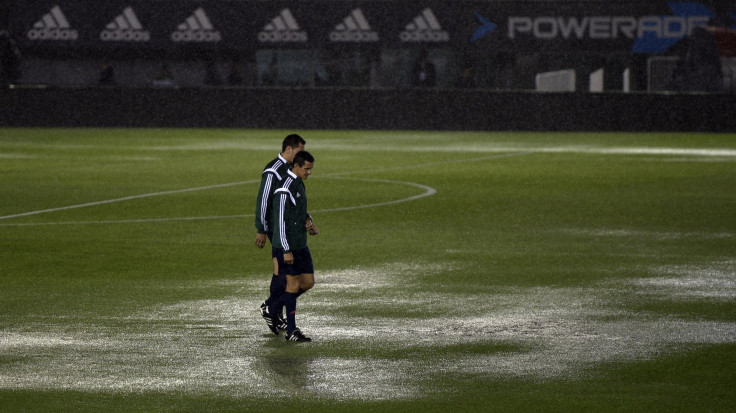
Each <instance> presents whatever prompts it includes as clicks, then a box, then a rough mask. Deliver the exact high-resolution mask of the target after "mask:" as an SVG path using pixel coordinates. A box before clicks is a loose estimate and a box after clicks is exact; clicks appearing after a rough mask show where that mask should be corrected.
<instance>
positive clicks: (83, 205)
mask: <svg viewBox="0 0 736 413" xmlns="http://www.w3.org/2000/svg"><path fill="white" fill-rule="evenodd" d="M254 182H260V181H256V180H253V181H241V182H230V183H227V184H217V185H207V186H197V187H193V188H184V189H174V190H171V191H161V192H151V193H148V194H140V195H131V196H124V197H122V198H113V199H106V200H103V201H95V202H87V203H84V204H77V205H68V206H63V207H58V208H49V209H42V210H38V211H30V212H23V213H20V214H14V215H5V216H2V217H0V219H11V218H20V217H27V216H31V215H38V214H45V213H48V212H58V211H67V210H70V209H78V208H85V207H90V206H98V205H105V204H113V203H116V202H123V201H131V200H134V199H142V198H150V197H154V196H162V195H172V194H181V193H184V192H194V191H204V190H207V189H217V188H227V187H230V186H236V185H244V184H248V183H254Z"/></svg>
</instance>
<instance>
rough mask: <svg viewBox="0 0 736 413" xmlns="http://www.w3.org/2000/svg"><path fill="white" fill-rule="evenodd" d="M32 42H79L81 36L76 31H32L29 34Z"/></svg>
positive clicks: (46, 29)
mask: <svg viewBox="0 0 736 413" xmlns="http://www.w3.org/2000/svg"><path fill="white" fill-rule="evenodd" d="M27 36H28V38H29V39H30V40H77V37H79V34H78V33H77V31H76V30H74V29H49V28H44V29H31V30H29V31H28V34H27Z"/></svg>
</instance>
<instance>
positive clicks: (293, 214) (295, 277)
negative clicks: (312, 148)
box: [268, 151, 319, 341]
mask: <svg viewBox="0 0 736 413" xmlns="http://www.w3.org/2000/svg"><path fill="white" fill-rule="evenodd" d="M313 167H314V157H313V156H312V154H310V153H309V152H307V151H300V152H299V153H297V154H296V156H295V157H294V163H293V164H292V166H291V169H290V170H289V171H288V172H287V176H286V179H285V180H284V184H283V185H282V186H281V188H279V189H277V190H276V192H275V193H274V199H273V222H274V228H273V230H274V231H273V246H274V248H275V249H276V257H277V259H278V269H279V274H280V275H283V276H286V292H284V294H283V295H282V296H281V297H280V298H279V299H278V300H276V302H274V303H273V304H271V305H270V306H269V307H268V313H269V314H270V315H271V316H272V319H273V323H276V320H278V314H280V313H281V309H282V308H283V307H286V322H287V329H286V337H285V338H286V340H287V341H312V339H311V338H309V337H306V336H305V335H304V334H302V332H301V331H300V330H299V329H298V328H297V327H296V301H297V298H298V297H299V296H300V295H302V294H303V293H305V292H306V291H307V290H309V289H310V288H312V287H313V286H314V266H313V265H312V255H311V254H310V252H309V248H308V247H307V234H309V235H317V233H318V232H319V231H318V230H317V227H316V226H315V225H314V222H313V221H312V217H311V216H310V215H309V213H308V212H307V192H306V189H305V188H304V181H305V180H307V178H309V175H311V174H312V168H313Z"/></svg>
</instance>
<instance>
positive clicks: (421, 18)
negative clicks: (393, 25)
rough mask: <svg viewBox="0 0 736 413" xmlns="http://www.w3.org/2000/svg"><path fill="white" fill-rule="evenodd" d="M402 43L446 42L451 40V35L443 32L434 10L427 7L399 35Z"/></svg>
mask: <svg viewBox="0 0 736 413" xmlns="http://www.w3.org/2000/svg"><path fill="white" fill-rule="evenodd" d="M399 39H401V41H402V42H435V43H438V42H446V41H449V40H450V35H449V34H448V33H447V32H446V31H444V30H442V26H440V22H438V21H437V18H436V17H435V16H434V13H432V9H430V8H429V7H427V8H426V9H424V10H422V12H421V13H419V15H418V16H417V17H415V18H414V20H412V22H411V23H409V24H407V25H406V28H405V29H404V31H402V32H401V33H400V34H399Z"/></svg>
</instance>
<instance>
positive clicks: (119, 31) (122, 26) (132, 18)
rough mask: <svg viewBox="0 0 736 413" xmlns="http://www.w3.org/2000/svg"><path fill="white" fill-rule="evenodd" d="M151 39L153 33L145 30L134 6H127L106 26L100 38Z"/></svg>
mask: <svg viewBox="0 0 736 413" xmlns="http://www.w3.org/2000/svg"><path fill="white" fill-rule="evenodd" d="M150 39H151V34H150V33H149V32H148V31H146V30H143V26H142V25H141V22H140V21H139V20H138V16H136V15H135V12H134V11H133V8H132V7H126V8H125V10H123V12H122V13H121V14H120V15H119V16H118V17H116V18H115V20H113V21H112V22H110V23H109V24H108V25H107V26H105V30H103V31H102V32H100V40H103V41H116V40H119V41H126V42H147V41H149V40H150Z"/></svg>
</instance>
